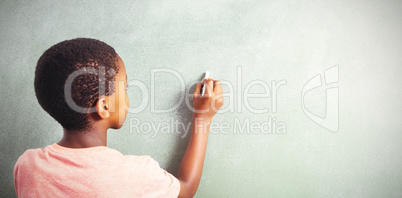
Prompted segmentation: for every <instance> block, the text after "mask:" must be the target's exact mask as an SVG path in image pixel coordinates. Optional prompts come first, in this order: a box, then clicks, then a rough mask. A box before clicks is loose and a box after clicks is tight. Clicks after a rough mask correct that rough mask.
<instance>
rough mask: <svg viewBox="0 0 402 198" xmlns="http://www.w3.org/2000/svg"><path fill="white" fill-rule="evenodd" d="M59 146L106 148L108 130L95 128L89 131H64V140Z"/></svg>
mask: <svg viewBox="0 0 402 198" xmlns="http://www.w3.org/2000/svg"><path fill="white" fill-rule="evenodd" d="M57 144H58V145H60V146H64V147H68V148H88V147H94V146H106V145H107V129H99V128H93V129H90V130H87V131H75V130H67V129H64V135H63V138H62V139H61V140H60V142H58V143H57Z"/></svg>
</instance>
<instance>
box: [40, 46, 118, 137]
mask: <svg viewBox="0 0 402 198" xmlns="http://www.w3.org/2000/svg"><path fill="white" fill-rule="evenodd" d="M117 65H118V56H117V53H116V52H115V50H114V49H113V48H112V47H111V46H109V45H108V44H106V43H104V42H102V41H99V40H95V39H88V38H76V39H72V40H66V41H63V42H60V43H58V44H56V45H54V46H52V47H50V48H49V49H48V50H46V51H45V52H44V53H43V55H42V56H41V57H40V58H39V60H38V63H37V66H36V71H35V83H34V84H35V93H36V97H37V99H38V101H39V104H40V105H41V106H42V108H43V109H44V110H45V111H46V112H48V113H49V114H50V116H52V117H53V118H54V119H55V120H57V121H58V122H59V123H60V124H61V125H62V126H63V128H65V129H67V130H78V131H83V130H86V129H88V128H89V127H90V126H91V123H90V121H89V116H88V114H87V113H85V112H77V111H76V110H74V109H73V108H71V107H70V105H69V104H68V102H67V101H66V96H65V94H64V89H65V87H66V81H67V79H68V78H69V76H71V74H72V73H74V72H75V71H78V70H80V69H88V68H89V69H95V70H96V71H98V72H95V73H88V72H87V73H84V74H81V75H79V76H77V77H75V78H74V80H73V81H72V84H71V89H70V90H71V98H72V100H73V102H74V103H75V104H76V105H77V106H79V107H81V108H85V109H89V108H91V107H93V106H94V105H95V104H96V102H97V100H98V98H99V96H108V95H111V94H113V92H114V89H113V80H114V78H115V74H117V72H118V66H117ZM101 67H104V68H103V69H100V68H101ZM102 71H103V72H102ZM105 71H114V72H115V73H112V72H105ZM100 86H102V87H103V88H101V89H100Z"/></svg>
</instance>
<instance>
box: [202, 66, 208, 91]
mask: <svg viewBox="0 0 402 198" xmlns="http://www.w3.org/2000/svg"><path fill="white" fill-rule="evenodd" d="M208 78H209V71H206V72H205V77H204V79H208ZM204 94H205V83H204V86H202V88H201V96H203V95H204Z"/></svg>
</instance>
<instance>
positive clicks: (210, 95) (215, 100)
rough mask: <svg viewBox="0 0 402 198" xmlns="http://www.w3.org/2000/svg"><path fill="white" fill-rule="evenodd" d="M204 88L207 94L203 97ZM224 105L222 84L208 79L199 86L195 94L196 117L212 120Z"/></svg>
mask: <svg viewBox="0 0 402 198" xmlns="http://www.w3.org/2000/svg"><path fill="white" fill-rule="evenodd" d="M203 86H205V93H204V95H201V89H202V87H203ZM223 103H224V101H223V93H222V85H221V82H219V81H216V80H212V79H211V78H208V79H204V80H203V81H202V82H200V83H198V84H197V86H196V88H195V90H194V93H193V105H194V116H195V117H197V118H204V119H206V120H212V117H214V115H215V114H216V112H218V111H219V109H220V108H221V107H222V106H223Z"/></svg>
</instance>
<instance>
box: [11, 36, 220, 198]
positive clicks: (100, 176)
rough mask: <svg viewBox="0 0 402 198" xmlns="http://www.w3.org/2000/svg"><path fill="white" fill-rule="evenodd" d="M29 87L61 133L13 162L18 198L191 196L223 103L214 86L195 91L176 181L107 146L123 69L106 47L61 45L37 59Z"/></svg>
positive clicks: (118, 114)
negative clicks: (189, 131) (56, 139)
mask: <svg viewBox="0 0 402 198" xmlns="http://www.w3.org/2000/svg"><path fill="white" fill-rule="evenodd" d="M34 84H35V93H36V96H37V99H38V101H39V104H40V105H41V106H42V108H43V109H44V110H45V111H46V112H48V113H49V114H50V116H52V117H53V118H54V119H55V120H57V121H58V122H59V123H60V124H61V125H62V126H63V129H64V135H63V138H62V139H61V140H60V142H58V143H55V144H52V145H48V146H46V147H45V148H39V149H29V150H27V151H26V152H25V153H24V154H22V155H21V156H20V157H19V159H18V161H17V163H16V165H15V168H14V183H15V188H16V192H17V195H18V197H178V196H179V197H192V196H194V194H195V192H196V191H197V188H198V184H199V181H200V178H201V172H202V167H203V163H204V157H205V150H206V145H207V140H208V134H209V125H210V122H211V120H212V117H213V116H214V115H215V113H216V112H217V111H218V110H219V109H220V108H221V107H222V105H223V96H222V87H221V85H220V82H219V81H213V80H212V79H204V80H203V82H201V83H198V84H197V86H196V88H195V91H194V93H193V105H194V109H195V111H194V114H193V128H192V134H191V138H190V141H189V144H188V147H187V150H186V152H185V154H184V157H183V160H182V162H181V165H180V169H179V173H178V175H177V178H176V177H174V176H172V175H171V174H169V173H167V172H166V171H164V170H163V169H161V168H160V167H159V164H158V163H157V162H156V161H155V160H153V159H152V158H151V157H149V156H133V155H123V154H121V153H120V152H119V151H117V150H114V149H110V148H108V147H106V145H107V144H106V140H107V137H106V135H107V130H108V129H109V128H113V129H119V128H121V127H122V125H123V123H124V120H125V118H126V115H127V107H128V96H127V93H126V90H125V87H126V86H127V76H126V71H125V66H124V63H123V61H122V60H121V58H120V57H119V56H118V55H117V53H116V52H115V50H114V49H113V48H112V47H111V46H109V45H107V44H106V43H104V42H101V41H99V40H95V39H87V38H77V39H73V40H67V41H63V42H60V43H58V44H56V45H54V46H52V47H51V48H49V49H48V50H46V51H45V52H44V54H43V55H42V56H41V57H40V59H39V60H38V63H37V67H36V71H35V83H34ZM202 86H205V88H206V89H205V94H204V95H201V94H200V93H201V89H202Z"/></svg>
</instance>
